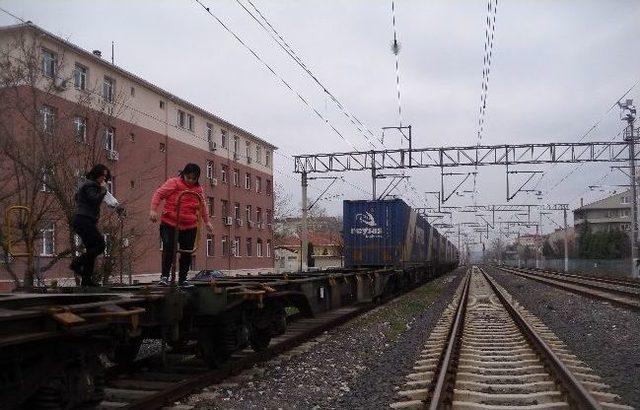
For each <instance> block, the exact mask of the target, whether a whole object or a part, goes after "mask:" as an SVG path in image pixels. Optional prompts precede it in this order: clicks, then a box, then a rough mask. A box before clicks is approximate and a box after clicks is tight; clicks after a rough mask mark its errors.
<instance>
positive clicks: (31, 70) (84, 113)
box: [0, 27, 138, 287]
mask: <svg viewBox="0 0 640 410" xmlns="http://www.w3.org/2000/svg"><path fill="white" fill-rule="evenodd" d="M29 30H30V28H29V27H25V28H24V29H22V30H20V31H18V32H17V33H16V35H15V36H14V37H13V38H12V39H11V41H10V42H9V44H8V45H7V47H6V48H0V158H2V162H1V163H2V167H1V168H2V171H3V173H2V174H3V176H6V180H4V179H0V208H3V209H7V208H8V207H9V206H11V205H16V204H19V205H24V206H26V207H28V208H29V210H30V216H29V217H27V215H25V214H20V215H16V217H15V218H14V224H13V226H11V227H8V229H10V230H9V232H10V233H11V234H12V235H11V237H12V239H11V242H12V243H9V242H8V241H6V240H5V241H3V244H2V246H3V248H4V252H5V254H8V248H9V247H10V246H18V245H20V244H22V247H23V248H24V249H25V250H26V253H28V254H30V256H29V257H27V259H26V262H25V265H26V266H25V271H26V272H25V274H24V286H27V287H30V286H33V284H34V278H38V276H39V274H41V273H43V272H45V271H47V270H49V269H50V268H51V267H53V266H54V265H55V264H56V263H57V262H58V261H59V260H60V259H62V258H65V257H68V256H71V255H73V254H74V253H76V252H77V251H78V241H77V239H76V238H75V236H74V234H73V230H72V229H71V225H72V220H73V217H74V211H75V199H74V196H75V192H76V189H77V186H78V183H79V182H80V178H81V177H82V175H84V173H85V172H86V171H87V170H88V169H90V168H91V167H92V166H93V165H94V164H96V163H98V162H105V163H108V162H109V161H110V160H115V159H117V157H115V155H117V154H115V151H114V150H113V148H114V147H113V145H114V144H115V142H114V140H115V136H114V124H115V123H116V118H117V117H119V116H122V114H123V112H124V111H125V110H126V109H127V100H126V96H125V95H124V94H123V93H118V92H116V90H115V89H109V90H105V89H104V88H103V84H102V83H101V82H100V83H99V82H98V81H97V80H96V82H95V83H94V84H90V83H88V81H87V80H86V78H84V79H82V80H81V81H83V82H84V83H83V84H82V87H79V86H78V81H79V79H77V78H75V76H76V72H75V71H74V69H72V67H68V66H67V64H66V62H65V56H64V49H63V48H61V47H59V48H58V49H57V50H55V51H49V49H47V48H46V47H45V46H48V47H50V48H51V45H50V44H43V42H42V41H43V40H42V38H41V37H40V36H34V35H30V31H29ZM74 82H75V85H76V86H78V87H77V88H78V90H75V89H71V88H73V87H72V85H73V84H74ZM107 92H108V95H107V94H106V93H107ZM65 94H66V95H65ZM69 96H73V97H72V98H69ZM64 97H66V98H64ZM119 132H121V133H122V134H123V135H126V134H127V130H124V129H120V130H119ZM51 224H53V226H58V225H62V226H66V228H67V229H66V230H64V231H66V236H67V237H66V240H65V241H57V243H56V248H57V249H56V252H55V253H54V252H52V254H51V257H50V258H47V262H46V264H45V265H44V266H37V265H38V264H37V263H36V262H37V260H39V259H38V258H37V256H36V253H38V252H37V250H36V249H35V246H36V243H37V241H38V240H40V239H41V238H42V235H43V231H44V232H46V228H47V227H48V226H51ZM109 224H111V225H113V226H110V225H109ZM114 224H115V225H114ZM105 225H106V227H107V228H109V229H108V231H109V235H108V236H109V237H110V239H111V243H112V244H116V245H117V246H118V247H119V246H122V245H121V244H123V243H124V242H125V239H126V238H130V237H132V236H134V235H136V234H138V231H137V230H136V229H134V227H127V228H126V229H123V227H122V226H119V225H118V223H115V222H113V221H111V218H108V220H107V221H106V222H105ZM116 225H117V228H115V227H114V226H116ZM125 234H126V237H125ZM5 239H6V238H5ZM54 239H55V237H54ZM61 242H62V243H61ZM61 245H62V246H61ZM115 250H116V249H114V251H115ZM121 254H122V253H121ZM106 265H108V264H106ZM6 268H7V271H8V272H9V274H10V275H11V277H12V279H13V280H14V282H15V283H16V285H19V275H18V274H17V273H16V272H15V271H14V269H13V268H12V267H11V265H10V264H6Z"/></svg>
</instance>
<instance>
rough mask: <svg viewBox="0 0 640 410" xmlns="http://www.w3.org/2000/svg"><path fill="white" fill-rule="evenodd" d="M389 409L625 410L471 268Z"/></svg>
mask: <svg viewBox="0 0 640 410" xmlns="http://www.w3.org/2000/svg"><path fill="white" fill-rule="evenodd" d="M399 397H400V399H399V400H398V401H397V402H395V403H394V404H392V406H391V407H393V408H397V409H406V408H426V407H428V408H430V409H442V408H456V409H489V408H499V409H506V408H509V409H513V408H535V409H567V408H581V409H582V408H587V409H600V408H616V409H622V408H629V407H627V406H624V405H621V404H619V403H618V402H617V401H618V397H617V396H616V395H614V394H612V393H610V392H609V386H607V385H606V384H604V383H602V382H601V381H600V378H599V377H598V376H597V375H596V374H594V372H593V371H592V370H591V369H590V368H589V367H588V366H587V365H586V364H585V363H583V362H581V361H580V360H579V359H578V358H577V357H576V356H574V355H573V354H571V353H570V352H569V351H568V349H567V347H566V346H565V345H564V343H563V342H562V341H560V340H559V339H558V338H557V337H555V335H554V334H553V333H552V332H551V331H550V330H549V329H548V328H547V327H546V326H545V325H544V324H543V323H542V322H540V321H539V320H538V319H537V318H535V317H534V316H533V315H531V314H530V313H529V312H527V311H526V310H525V309H524V308H522V307H521V306H519V305H518V304H517V303H516V302H515V301H514V300H513V299H512V298H511V296H510V295H509V294H507V293H506V292H505V291H504V290H503V289H502V288H501V287H500V286H498V285H497V284H496V283H495V281H494V280H493V279H492V278H491V277H490V276H488V275H487V274H486V273H485V272H483V271H482V270H481V269H479V268H477V267H473V268H472V269H471V271H470V273H469V274H468V276H467V278H466V279H465V280H464V281H463V282H462V284H461V286H460V288H459V289H458V292H457V293H456V295H455V296H454V299H453V301H452V302H451V304H450V305H449V306H448V307H447V308H446V309H445V311H444V313H443V315H442V317H441V318H440V320H439V321H438V323H437V324H436V326H435V328H434V329H433V331H432V332H431V334H430V336H429V338H428V339H427V342H426V344H425V346H424V349H423V350H422V352H421V355H420V358H419V360H418V361H417V362H416V363H415V366H414V368H413V372H412V373H411V374H409V375H408V376H407V382H406V384H405V386H404V388H402V389H401V391H400V392H399Z"/></svg>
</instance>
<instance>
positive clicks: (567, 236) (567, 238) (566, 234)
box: [564, 209, 569, 272]
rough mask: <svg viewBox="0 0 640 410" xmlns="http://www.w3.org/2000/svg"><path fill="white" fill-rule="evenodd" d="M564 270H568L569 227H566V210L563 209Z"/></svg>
mask: <svg viewBox="0 0 640 410" xmlns="http://www.w3.org/2000/svg"><path fill="white" fill-rule="evenodd" d="M564 271H565V272H568V271H569V229H568V228H567V210H566V209H565V210H564Z"/></svg>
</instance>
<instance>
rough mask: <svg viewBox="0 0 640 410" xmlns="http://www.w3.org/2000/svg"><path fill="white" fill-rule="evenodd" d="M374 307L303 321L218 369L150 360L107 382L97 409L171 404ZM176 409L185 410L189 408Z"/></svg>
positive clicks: (184, 360)
mask: <svg viewBox="0 0 640 410" xmlns="http://www.w3.org/2000/svg"><path fill="white" fill-rule="evenodd" d="M373 307H374V306H372V305H361V306H350V307H344V308H341V309H337V310H334V311H330V312H327V313H324V314H321V315H317V316H316V317H314V318H305V319H300V320H298V321H296V322H294V323H292V324H291V325H289V326H288V327H287V330H286V332H285V333H284V334H283V335H281V336H279V337H276V338H274V339H272V341H271V344H270V345H269V347H268V348H267V349H266V350H264V351H261V352H254V351H253V350H251V349H245V350H242V351H240V352H238V353H236V354H234V355H233V356H231V358H230V360H229V361H228V362H227V363H225V364H224V365H223V366H221V367H220V368H218V369H209V368H208V367H207V366H206V364H205V363H204V362H203V361H201V360H199V359H198V358H197V357H196V355H195V353H193V352H186V353H176V354H168V355H165V358H164V360H160V359H159V358H158V359H157V360H155V361H154V360H146V361H145V365H143V366H142V367H141V366H136V367H135V369H134V370H133V371H132V372H128V373H120V374H118V375H114V376H112V377H111V378H110V379H109V380H107V383H106V388H105V398H104V401H102V402H101V403H100V404H99V405H98V406H97V408H98V409H113V408H123V409H124V408H126V409H153V408H160V407H164V406H166V405H170V404H171V403H174V402H176V401H177V400H180V399H181V398H183V397H185V396H187V395H189V394H191V393H192V392H194V391H196V390H198V389H201V388H204V387H206V386H209V385H211V384H214V383H219V382H221V381H223V380H224V379H226V378H228V377H230V376H232V375H234V374H237V373H239V372H241V371H242V370H244V369H247V368H250V367H251V366H253V365H254V364H256V363H260V362H262V361H265V360H268V359H270V358H272V357H274V356H276V355H278V354H280V353H282V352H284V351H287V350H289V349H292V348H294V347H295V346H298V345H300V344H302V343H303V342H305V341H307V340H309V339H310V338H313V337H315V336H317V335H319V334H321V333H322V332H324V331H326V330H328V329H330V328H333V327H335V326H338V325H340V324H342V323H344V322H346V321H348V320H350V319H352V318H354V317H356V316H358V315H360V314H362V313H364V312H365V311H367V310H370V309H371V308H373ZM167 408H171V407H167ZM175 408H176V409H185V408H188V406H176V407H175Z"/></svg>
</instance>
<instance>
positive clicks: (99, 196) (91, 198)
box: [76, 179, 107, 221]
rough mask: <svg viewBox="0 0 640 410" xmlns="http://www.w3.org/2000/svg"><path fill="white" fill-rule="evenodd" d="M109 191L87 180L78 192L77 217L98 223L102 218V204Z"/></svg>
mask: <svg viewBox="0 0 640 410" xmlns="http://www.w3.org/2000/svg"><path fill="white" fill-rule="evenodd" d="M106 194H107V189H106V188H104V187H101V186H100V185H98V183H97V182H96V181H93V180H91V179H85V180H84V181H83V182H82V183H81V184H80V186H79V187H78V191H77V192H76V215H82V216H88V217H89V218H92V219H93V220H95V221H97V220H98V218H99V217H100V204H101V203H102V200H103V199H104V196H105V195H106Z"/></svg>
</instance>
